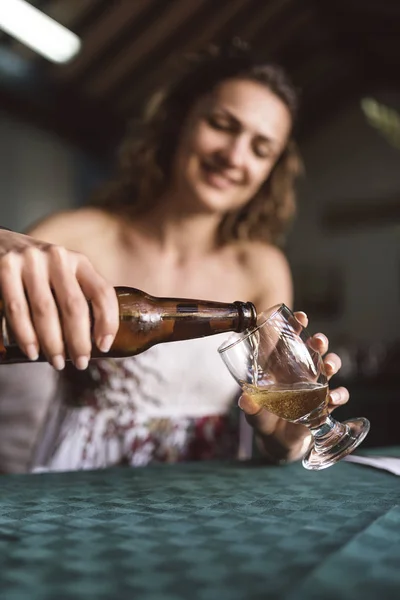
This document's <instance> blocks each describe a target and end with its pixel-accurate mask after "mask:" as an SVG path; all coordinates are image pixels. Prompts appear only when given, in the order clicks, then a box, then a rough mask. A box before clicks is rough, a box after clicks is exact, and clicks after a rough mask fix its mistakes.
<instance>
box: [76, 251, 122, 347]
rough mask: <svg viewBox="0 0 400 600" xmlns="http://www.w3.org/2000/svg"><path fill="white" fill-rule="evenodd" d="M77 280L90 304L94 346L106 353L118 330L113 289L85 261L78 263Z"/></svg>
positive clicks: (116, 303)
mask: <svg viewBox="0 0 400 600" xmlns="http://www.w3.org/2000/svg"><path fill="white" fill-rule="evenodd" d="M77 278H78V281H79V283H80V285H81V287H82V290H83V292H84V294H85V296H86V298H87V299H88V300H90V301H91V303H92V307H93V314H94V329H93V336H94V339H95V341H96V345H97V347H98V348H99V350H101V351H102V352H108V351H109V349H110V347H111V345H112V343H113V341H114V339H115V336H116V334H117V331H118V328H119V304H118V299H117V295H116V293H115V289H114V288H113V287H112V286H111V285H110V284H108V283H107V282H106V281H105V279H103V277H101V275H99V274H98V273H97V272H96V271H95V270H94V268H93V266H92V265H91V263H90V262H89V261H88V260H86V259H82V260H80V261H79V265H78V268H77Z"/></svg>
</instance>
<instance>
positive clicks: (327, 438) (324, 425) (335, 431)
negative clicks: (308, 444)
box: [308, 413, 351, 454]
mask: <svg viewBox="0 0 400 600" xmlns="http://www.w3.org/2000/svg"><path fill="white" fill-rule="evenodd" d="M308 427H309V429H310V432H311V433H312V435H313V438H314V449H315V451H316V452H318V453H321V454H322V453H324V452H327V451H328V452H331V451H332V448H333V447H335V446H337V445H338V444H342V443H343V442H344V441H346V442H347V440H348V438H349V436H350V435H351V433H350V428H349V426H348V425H343V423H339V421H336V420H335V419H333V418H332V417H331V416H330V414H328V413H327V414H325V415H323V418H319V419H316V420H315V422H314V423H313V422H311V423H309V424H308Z"/></svg>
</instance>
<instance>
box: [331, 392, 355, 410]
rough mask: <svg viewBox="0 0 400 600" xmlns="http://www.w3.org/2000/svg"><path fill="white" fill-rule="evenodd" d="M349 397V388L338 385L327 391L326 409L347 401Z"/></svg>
mask: <svg viewBox="0 0 400 600" xmlns="http://www.w3.org/2000/svg"><path fill="white" fill-rule="evenodd" d="M349 397H350V394H349V390H348V389H347V388H345V387H338V388H336V389H334V390H331V391H330V392H329V400H328V409H329V410H330V411H331V410H333V409H334V408H337V407H338V406H342V405H343V404H346V402H348V400H349Z"/></svg>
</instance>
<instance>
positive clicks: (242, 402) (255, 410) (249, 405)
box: [238, 393, 263, 416]
mask: <svg viewBox="0 0 400 600" xmlns="http://www.w3.org/2000/svg"><path fill="white" fill-rule="evenodd" d="M238 405H239V407H240V408H241V409H242V411H243V412H244V413H245V414H246V415H250V416H254V415H257V414H259V413H260V412H261V411H262V410H263V408H262V407H261V406H260V405H259V404H257V402H254V400H253V399H252V398H251V396H249V394H246V393H243V394H242V395H241V396H240V398H239V401H238Z"/></svg>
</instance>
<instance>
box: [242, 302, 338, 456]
mask: <svg viewBox="0 0 400 600" xmlns="http://www.w3.org/2000/svg"><path fill="white" fill-rule="evenodd" d="M294 314H295V317H296V319H297V320H298V321H299V323H300V324H301V325H302V326H303V327H307V325H308V318H307V315H306V314H305V313H303V312H296V313H294ZM310 345H311V347H312V348H313V349H314V350H316V351H317V352H319V353H320V354H321V356H323V361H324V366H325V372H326V375H327V378H328V380H329V379H331V377H332V376H333V375H335V374H336V373H337V372H338V371H339V369H340V367H341V360H340V358H339V356H338V355H337V354H334V353H333V352H330V353H329V354H328V353H327V352H328V347H329V341H328V338H327V337H326V336H325V335H324V334H323V333H317V334H315V335H314V336H312V338H311V340H310ZM348 400H349V392H348V390H347V389H346V388H345V387H338V388H336V389H333V390H330V391H329V401H328V411H329V413H331V412H332V411H333V410H335V408H337V407H338V406H342V405H343V404H346V402H347V401H348ZM239 406H240V408H241V409H242V410H243V412H244V413H245V415H246V419H247V421H248V422H249V424H250V425H251V426H252V427H254V429H255V431H256V432H257V433H258V434H259V436H260V438H261V441H262V445H263V447H264V449H265V451H266V454H267V455H269V456H270V457H271V458H272V457H274V458H276V459H278V460H279V459H282V458H284V459H286V460H296V459H297V458H300V457H301V456H302V454H304V452H305V450H306V449H307V447H308V443H309V438H310V432H309V430H308V429H307V428H306V427H305V426H304V425H300V424H296V423H291V422H289V421H285V420H283V419H281V418H279V417H276V416H275V415H273V414H272V413H269V412H268V411H266V410H265V409H264V408H260V406H259V405H258V404H257V403H256V402H254V400H252V399H251V397H250V396H248V395H247V394H245V393H244V394H242V396H241V397H240V399H239ZM307 440H308V441H307Z"/></svg>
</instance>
